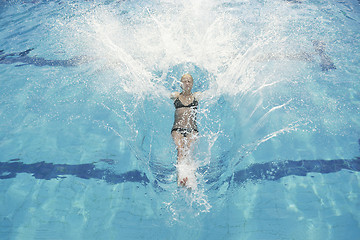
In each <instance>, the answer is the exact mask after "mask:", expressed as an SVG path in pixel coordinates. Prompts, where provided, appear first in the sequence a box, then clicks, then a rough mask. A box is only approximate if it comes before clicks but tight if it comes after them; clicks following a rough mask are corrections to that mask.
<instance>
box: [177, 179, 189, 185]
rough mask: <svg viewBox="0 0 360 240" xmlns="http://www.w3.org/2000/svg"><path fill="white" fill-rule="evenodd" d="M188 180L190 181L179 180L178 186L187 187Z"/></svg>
mask: <svg viewBox="0 0 360 240" xmlns="http://www.w3.org/2000/svg"><path fill="white" fill-rule="evenodd" d="M188 180H189V179H188V178H187V177H185V178H183V179H182V180H180V179H179V181H178V185H179V186H181V187H185V186H186V183H187V181H188Z"/></svg>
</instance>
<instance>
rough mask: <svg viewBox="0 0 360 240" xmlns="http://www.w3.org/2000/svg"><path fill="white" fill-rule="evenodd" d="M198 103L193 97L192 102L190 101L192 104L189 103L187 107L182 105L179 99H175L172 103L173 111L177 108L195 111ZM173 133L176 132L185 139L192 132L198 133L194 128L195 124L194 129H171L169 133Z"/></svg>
mask: <svg viewBox="0 0 360 240" xmlns="http://www.w3.org/2000/svg"><path fill="white" fill-rule="evenodd" d="M198 104H199V103H198V101H197V100H196V99H195V97H194V100H193V101H192V103H190V104H189V105H184V104H183V103H182V102H181V101H180V99H179V98H176V99H175V101H174V106H175V109H178V108H184V107H186V108H192V109H193V110H196V109H197V106H198ZM173 131H177V132H179V133H181V134H182V135H183V136H184V137H186V136H187V135H188V134H190V133H191V132H192V131H195V132H198V130H197V127H196V123H195V128H181V127H180V128H179V127H173V128H172V129H171V132H173Z"/></svg>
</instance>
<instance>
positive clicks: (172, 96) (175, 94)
mask: <svg viewBox="0 0 360 240" xmlns="http://www.w3.org/2000/svg"><path fill="white" fill-rule="evenodd" d="M179 95H180V93H179V92H172V93H171V94H170V98H171V99H173V100H174V99H176V98H178V97H179Z"/></svg>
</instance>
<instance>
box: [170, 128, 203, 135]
mask: <svg viewBox="0 0 360 240" xmlns="http://www.w3.org/2000/svg"><path fill="white" fill-rule="evenodd" d="M173 131H177V132H178V133H181V134H182V135H183V136H184V137H186V136H187V135H188V134H190V133H192V132H193V131H194V132H197V133H198V132H199V131H198V130H197V129H193V128H173V129H171V132H173Z"/></svg>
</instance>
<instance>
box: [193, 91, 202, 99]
mask: <svg viewBox="0 0 360 240" xmlns="http://www.w3.org/2000/svg"><path fill="white" fill-rule="evenodd" d="M193 94H194V97H195V99H196V100H201V99H202V98H203V93H202V92H194V93H193Z"/></svg>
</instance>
